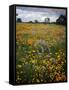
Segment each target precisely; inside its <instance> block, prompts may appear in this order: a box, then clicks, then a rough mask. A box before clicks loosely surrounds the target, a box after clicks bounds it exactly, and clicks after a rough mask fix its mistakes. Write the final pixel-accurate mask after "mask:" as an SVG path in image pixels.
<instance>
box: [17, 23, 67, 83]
mask: <svg viewBox="0 0 69 90" xmlns="http://www.w3.org/2000/svg"><path fill="white" fill-rule="evenodd" d="M66 63H67V61H66V27H65V26H63V25H56V24H39V23H37V24H33V23H16V82H17V83H18V84H19V83H24V84H30V83H52V82H64V81H66V80H67V75H66V73H67V70H66V69H67V68H66V67H67V66H66Z"/></svg>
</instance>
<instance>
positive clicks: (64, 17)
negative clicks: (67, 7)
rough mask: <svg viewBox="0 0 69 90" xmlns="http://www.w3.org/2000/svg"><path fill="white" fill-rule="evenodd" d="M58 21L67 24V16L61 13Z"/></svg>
mask: <svg viewBox="0 0 69 90" xmlns="http://www.w3.org/2000/svg"><path fill="white" fill-rule="evenodd" d="M56 23H57V24H62V25H66V24H67V17H66V16H64V15H60V16H59V18H58V19H57V20H56Z"/></svg>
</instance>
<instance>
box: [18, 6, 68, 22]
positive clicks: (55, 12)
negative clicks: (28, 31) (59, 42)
mask: <svg viewBox="0 0 69 90" xmlns="http://www.w3.org/2000/svg"><path fill="white" fill-rule="evenodd" d="M16 13H17V14H18V16H16V18H21V19H22V21H23V22H28V21H34V20H36V19H37V20H38V21H39V22H42V21H44V19H45V18H50V21H51V22H55V21H56V19H57V18H58V17H59V16H60V15H61V14H62V15H65V14H66V10H65V9H54V8H52V9H51V8H31V7H16Z"/></svg>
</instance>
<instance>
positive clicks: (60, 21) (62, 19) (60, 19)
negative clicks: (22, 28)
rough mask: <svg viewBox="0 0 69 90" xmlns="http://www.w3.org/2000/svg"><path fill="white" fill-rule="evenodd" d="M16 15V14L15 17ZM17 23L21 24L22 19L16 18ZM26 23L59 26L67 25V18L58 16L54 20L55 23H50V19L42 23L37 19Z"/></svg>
mask: <svg viewBox="0 0 69 90" xmlns="http://www.w3.org/2000/svg"><path fill="white" fill-rule="evenodd" d="M17 15H18V14H16V16H17ZM16 22H17V23H21V22H22V19H21V18H17V20H16ZM27 23H44V24H51V23H54V24H60V25H66V24H67V17H66V16H65V15H60V16H59V17H58V19H57V20H56V22H50V18H45V19H44V21H43V22H39V21H38V20H37V19H35V20H34V22H33V21H28V22H27Z"/></svg>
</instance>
